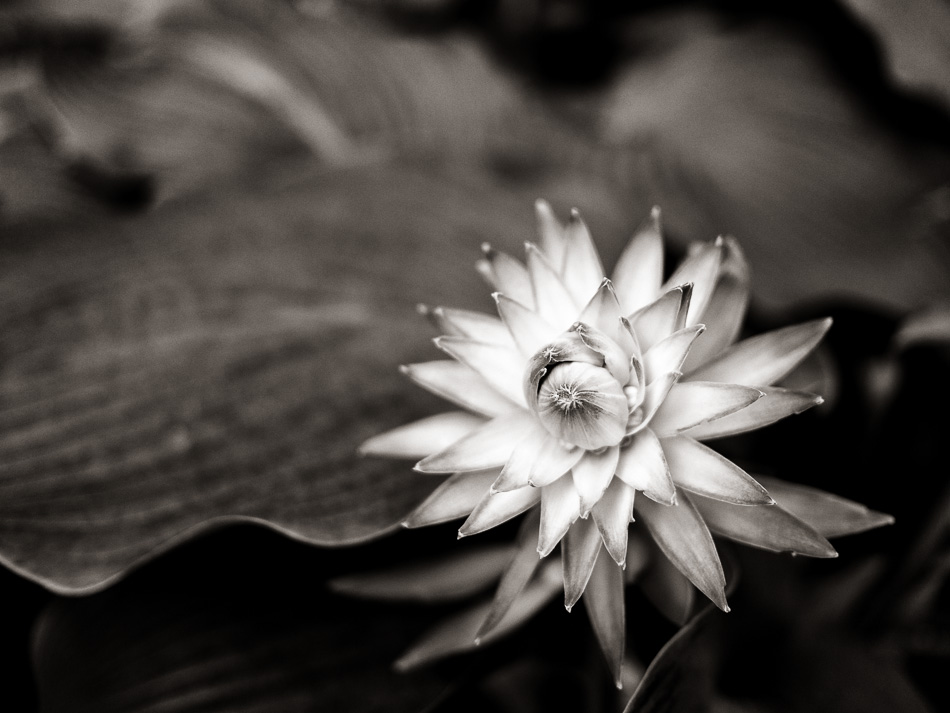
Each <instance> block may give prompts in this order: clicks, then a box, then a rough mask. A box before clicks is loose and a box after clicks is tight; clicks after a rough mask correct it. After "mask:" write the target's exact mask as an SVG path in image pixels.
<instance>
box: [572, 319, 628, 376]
mask: <svg viewBox="0 0 950 713" xmlns="http://www.w3.org/2000/svg"><path fill="white" fill-rule="evenodd" d="M616 327H618V329H614V334H617V335H619V334H620V329H619V328H622V327H623V325H622V324H621V322H620V320H619V319H618V320H617V323H616ZM570 331H571V332H573V333H575V334H577V335H578V336H580V338H581V341H582V342H583V343H584V345H585V346H586V347H588V348H590V349H592V350H594V351H595V352H597V354H599V355H601V356H602V357H603V358H604V365H605V366H606V367H607V371H609V372H610V375H611V376H612V377H614V379H616V380H617V382H618V383H619V384H626V383H627V382H628V381H629V379H630V356H629V354H630V353H629V352H625V351H624V350H623V349H621V347H620V345H619V344H618V343H617V342H616V341H615V340H614V339H612V338H611V337H610V336H609V335H608V334H606V333H605V332H602V331H601V330H600V329H598V328H597V327H594V326H592V325H590V324H587V323H586V322H575V323H574V324H573V325H571V329H570Z"/></svg>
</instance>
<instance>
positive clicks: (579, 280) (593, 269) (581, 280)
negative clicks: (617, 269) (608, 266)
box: [563, 209, 606, 305]
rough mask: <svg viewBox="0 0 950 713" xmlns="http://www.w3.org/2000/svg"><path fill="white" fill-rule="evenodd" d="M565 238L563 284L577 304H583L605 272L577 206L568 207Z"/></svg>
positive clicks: (595, 289)
mask: <svg viewBox="0 0 950 713" xmlns="http://www.w3.org/2000/svg"><path fill="white" fill-rule="evenodd" d="M564 239H565V241H566V248H565V251H564V270H563V276H564V285H565V287H567V289H568V292H570V293H571V295H572V296H573V297H574V302H575V303H576V304H578V305H582V304H586V302H587V300H589V299H590V297H591V295H593V294H594V292H596V291H597V287H598V285H600V284H601V282H602V281H603V279H604V277H605V276H606V273H605V272H604V267H603V265H602V264H601V262H600V255H598V254H597V248H596V247H595V246H594V241H593V239H592V238H591V235H590V230H589V229H588V228H587V225H586V224H585V223H584V221H583V219H582V218H581V215H580V213H578V212H577V210H576V209H572V210H571V217H570V219H569V220H568V221H567V225H566V226H565V227H564Z"/></svg>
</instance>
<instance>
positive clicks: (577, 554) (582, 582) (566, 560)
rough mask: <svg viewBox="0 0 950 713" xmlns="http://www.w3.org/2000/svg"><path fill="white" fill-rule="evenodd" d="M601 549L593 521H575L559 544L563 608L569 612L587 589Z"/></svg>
mask: <svg viewBox="0 0 950 713" xmlns="http://www.w3.org/2000/svg"><path fill="white" fill-rule="evenodd" d="M601 549H603V544H602V543H601V539H600V533H599V532H597V526H596V525H594V523H593V521H591V520H590V519H587V520H577V521H576V522H575V523H574V524H573V525H571V527H570V529H569V530H568V531H567V534H566V535H565V536H564V541H563V542H562V543H561V563H562V565H563V572H564V574H563V576H564V607H565V608H566V609H567V610H568V611H570V610H571V608H572V607H573V606H574V605H575V604H577V600H578V599H580V598H581V595H582V594H583V593H584V590H585V589H586V588H587V581H588V580H589V579H590V573H591V571H592V570H593V569H594V562H596V561H597V555H598V554H599V553H600V551H601Z"/></svg>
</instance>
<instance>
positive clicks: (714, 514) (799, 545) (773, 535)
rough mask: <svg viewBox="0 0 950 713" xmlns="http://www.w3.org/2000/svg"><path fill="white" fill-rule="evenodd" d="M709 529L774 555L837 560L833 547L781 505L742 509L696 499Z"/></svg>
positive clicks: (718, 502)
mask: <svg viewBox="0 0 950 713" xmlns="http://www.w3.org/2000/svg"><path fill="white" fill-rule="evenodd" d="M693 501H694V502H695V504H696V508H697V509H698V510H699V512H700V513H701V514H702V516H703V519H704V520H705V521H706V524H707V525H708V526H709V529H710V530H712V531H713V532H715V533H716V534H717V535H722V536H723V537H728V538H729V539H730V540H735V541H736V542H741V543H743V544H746V545H751V546H753V547H759V548H761V549H764V550H771V551H772V552H794V553H795V554H799V555H807V556H809V557H837V556H838V553H837V552H835V549H834V547H832V546H831V543H830V542H828V540H826V539H825V538H824V537H823V536H822V535H821V534H819V533H818V531H817V530H815V529H814V528H813V527H811V526H810V525H808V524H806V523H805V522H803V521H802V520H799V519H798V518H797V517H795V516H794V515H792V514H791V513H790V512H788V510H785V509H784V508H782V507H781V506H780V505H771V506H768V507H743V506H741V505H732V504H730V503H724V502H722V501H720V500H712V499H710V498H704V497H703V496H701V495H697V496H695V497H694V498H693Z"/></svg>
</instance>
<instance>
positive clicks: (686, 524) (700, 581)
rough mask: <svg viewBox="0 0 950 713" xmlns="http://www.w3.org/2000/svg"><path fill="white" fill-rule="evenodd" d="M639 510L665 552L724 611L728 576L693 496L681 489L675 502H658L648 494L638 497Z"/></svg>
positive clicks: (726, 605) (727, 609)
mask: <svg viewBox="0 0 950 713" xmlns="http://www.w3.org/2000/svg"><path fill="white" fill-rule="evenodd" d="M636 511H637V512H638V513H640V515H641V517H642V519H643V522H644V523H645V524H646V526H647V529H648V530H649V531H650V534H651V535H652V536H653V539H654V541H655V542H656V544H657V545H658V546H659V548H660V549H661V550H662V551H663V554H665V555H666V557H667V558H668V559H669V560H670V562H672V563H673V564H674V565H675V566H676V568H677V569H678V570H679V571H680V572H682V573H683V574H684V575H686V577H687V578H688V579H689V580H690V581H691V582H692V583H693V584H695V585H696V588H697V589H699V591H701V592H702V593H703V594H705V595H706V596H707V597H709V598H710V599H711V600H712V601H713V603H714V604H715V605H716V606H718V607H719V608H720V609H722V610H723V611H729V605H728V604H726V576H725V574H723V571H722V563H721V562H720V561H719V553H718V552H716V545H715V544H714V543H713V539H712V535H710V534H709V529H708V528H707V527H706V524H705V523H704V522H703V519H702V517H700V515H699V513H698V512H697V510H696V508H695V507H693V504H692V503H691V502H690V499H689V498H688V497H687V496H686V495H685V494H684V493H680V495H679V498H678V502H677V504H676V505H670V506H664V505H658V504H656V503H654V502H653V501H651V500H649V499H647V498H640V499H639V500H637V506H636Z"/></svg>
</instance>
